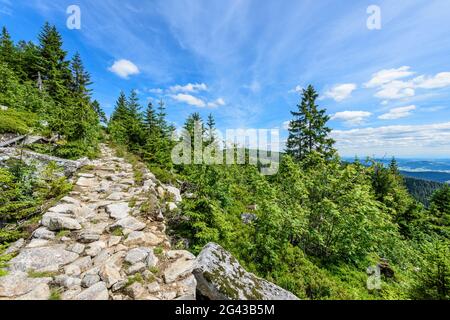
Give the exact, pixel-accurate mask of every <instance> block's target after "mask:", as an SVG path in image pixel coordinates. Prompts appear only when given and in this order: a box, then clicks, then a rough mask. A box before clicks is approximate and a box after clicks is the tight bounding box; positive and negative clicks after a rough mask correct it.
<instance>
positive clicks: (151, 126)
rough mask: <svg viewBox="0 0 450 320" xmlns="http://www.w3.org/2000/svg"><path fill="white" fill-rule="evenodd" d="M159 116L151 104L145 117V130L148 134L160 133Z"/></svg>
mask: <svg viewBox="0 0 450 320" xmlns="http://www.w3.org/2000/svg"><path fill="white" fill-rule="evenodd" d="M158 123H159V121H158V116H157V114H156V112H155V109H154V108H153V103H151V102H149V103H148V105H147V109H146V110H145V115H144V124H145V129H146V131H147V132H148V133H153V132H157V131H160V128H159V126H158Z"/></svg>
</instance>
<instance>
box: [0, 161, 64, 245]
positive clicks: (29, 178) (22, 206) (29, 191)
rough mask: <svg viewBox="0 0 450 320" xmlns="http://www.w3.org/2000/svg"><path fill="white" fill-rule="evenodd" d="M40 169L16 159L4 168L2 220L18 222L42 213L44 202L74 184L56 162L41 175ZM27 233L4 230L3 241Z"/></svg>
mask: <svg viewBox="0 0 450 320" xmlns="http://www.w3.org/2000/svg"><path fill="white" fill-rule="evenodd" d="M35 173H36V168H35V167H33V166H29V165H26V164H24V163H22V162H20V161H13V162H10V163H9V164H8V166H7V167H6V168H0V221H4V222H7V223H15V222H17V221H20V220H24V219H25V220H26V219H30V218H32V217H34V216H36V215H37V214H39V213H41V210H42V207H43V204H44V203H46V202H47V201H49V200H52V199H57V198H59V197H62V196H63V195H65V194H67V193H68V192H69V191H70V190H71V184H69V183H68V182H67V181H66V178H65V177H64V176H63V175H61V170H60V169H59V168H57V166H56V164H55V163H50V164H49V165H48V166H47V167H46V168H45V169H44V170H43V171H42V172H41V174H40V175H39V177H37V176H36V174H35ZM22 236H23V231H22V230H20V229H16V228H14V229H0V243H2V242H11V241H14V240H17V239H18V238H20V237H22Z"/></svg>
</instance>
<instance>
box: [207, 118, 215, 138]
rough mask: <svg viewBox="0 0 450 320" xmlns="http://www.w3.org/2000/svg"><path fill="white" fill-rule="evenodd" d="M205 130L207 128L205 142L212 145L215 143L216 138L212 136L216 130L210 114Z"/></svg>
mask: <svg viewBox="0 0 450 320" xmlns="http://www.w3.org/2000/svg"><path fill="white" fill-rule="evenodd" d="M206 128H207V133H208V136H207V140H208V142H209V143H212V142H214V141H215V139H216V137H215V134H214V131H215V130H216V121H215V120H214V117H213V115H212V114H211V113H210V114H209V115H208V121H207V122H206Z"/></svg>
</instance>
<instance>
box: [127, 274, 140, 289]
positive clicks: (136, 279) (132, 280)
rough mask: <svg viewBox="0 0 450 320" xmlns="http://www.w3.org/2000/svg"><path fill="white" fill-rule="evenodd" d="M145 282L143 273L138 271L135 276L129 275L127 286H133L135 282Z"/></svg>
mask: <svg viewBox="0 0 450 320" xmlns="http://www.w3.org/2000/svg"><path fill="white" fill-rule="evenodd" d="M136 282H138V283H144V278H143V277H142V274H140V273H137V274H135V275H134V276H129V277H128V282H127V287H128V286H131V285H132V284H133V283H136Z"/></svg>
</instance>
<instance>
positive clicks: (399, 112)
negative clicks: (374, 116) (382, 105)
mask: <svg viewBox="0 0 450 320" xmlns="http://www.w3.org/2000/svg"><path fill="white" fill-rule="evenodd" d="M414 110H416V106H415V105H411V106H406V107H400V108H394V109H391V110H389V112H388V113H385V114H382V115H381V116H379V117H378V119H381V120H395V119H400V118H406V117H409V116H410V115H411V111H414Z"/></svg>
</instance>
